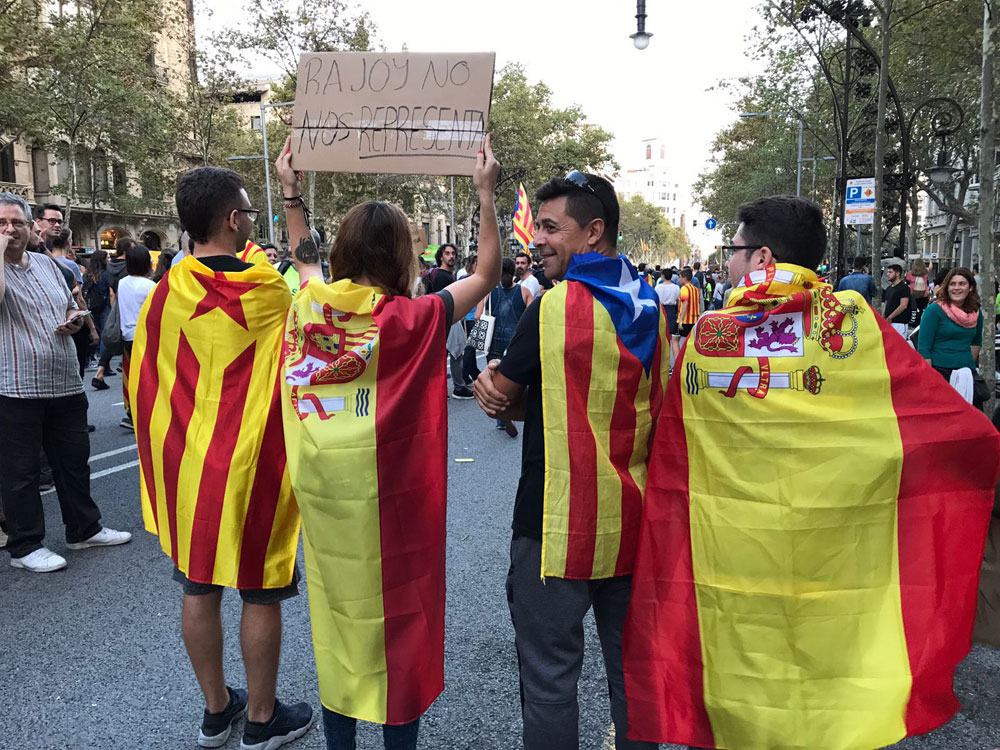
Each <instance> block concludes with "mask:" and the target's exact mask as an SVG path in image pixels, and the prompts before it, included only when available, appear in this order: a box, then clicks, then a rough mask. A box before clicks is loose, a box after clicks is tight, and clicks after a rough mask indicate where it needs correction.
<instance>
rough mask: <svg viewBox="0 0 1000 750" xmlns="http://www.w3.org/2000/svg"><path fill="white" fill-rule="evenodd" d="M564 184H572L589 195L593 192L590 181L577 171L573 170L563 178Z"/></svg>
mask: <svg viewBox="0 0 1000 750" xmlns="http://www.w3.org/2000/svg"><path fill="white" fill-rule="evenodd" d="M563 179H564V180H566V182H572V183H573V184H574V185H576V186H577V187H578V188H581V189H583V190H586V191H588V192H589V193H593V192H594V186H593V185H591V184H590V180H588V179H587V175H585V174H584V173H583V172H581V171H580V170H578V169H574V170H573V171H572V172H570V173H569V174H567V175H566V176H565V177H564V178H563Z"/></svg>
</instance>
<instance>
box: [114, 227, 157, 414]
mask: <svg viewBox="0 0 1000 750" xmlns="http://www.w3.org/2000/svg"><path fill="white" fill-rule="evenodd" d="M125 268H126V270H127V271H128V276H126V277H125V278H124V279H122V280H121V281H119V282H118V312H119V315H120V316H121V326H122V347H123V348H124V350H125V351H124V354H123V355H122V374H123V376H124V377H122V390H123V392H124V401H125V417H124V418H123V419H122V421H121V422H120V425H121V426H122V427H124V428H125V429H126V430H131V429H133V426H132V407H131V404H130V403H129V398H128V373H129V366H130V364H131V361H132V340H133V339H134V338H135V327H136V325H137V324H138V323H139V312H140V311H141V310H142V304H143V303H144V302H145V301H146V297H148V296H149V293H150V292H152V291H153V289H154V288H156V282H155V281H153V280H152V279H151V278H150V274H151V273H152V272H153V262H152V259H151V258H150V257H149V250H147V249H146V248H145V247H144V246H143V245H132V246H131V247H130V248H129V249H128V250H126V251H125Z"/></svg>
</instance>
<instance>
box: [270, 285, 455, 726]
mask: <svg viewBox="0 0 1000 750" xmlns="http://www.w3.org/2000/svg"><path fill="white" fill-rule="evenodd" d="M445 334H446V321H445V309H444V304H443V301H442V299H441V297H439V296H437V295H427V296H424V297H420V298H418V299H416V300H410V299H406V298H403V297H398V296H397V297H389V296H387V295H384V294H383V293H382V292H381V290H379V289H375V288H373V287H365V286H358V285H356V284H353V283H351V281H349V280H347V279H343V280H340V281H337V282H335V283H333V284H330V285H329V286H327V285H324V284H322V283H320V282H317V281H316V280H312V281H309V282H308V283H307V284H306V285H305V286H303V287H302V289H301V290H300V291H299V293H298V295H296V297H295V303H294V306H293V307H292V310H291V312H290V313H289V316H288V324H287V328H286V335H285V346H284V354H283V369H282V374H283V389H284V398H283V404H284V424H285V439H286V443H287V446H288V468H289V473H290V475H291V478H292V484H293V486H294V490H295V495H296V497H297V498H298V502H299V507H300V508H301V511H302V521H303V532H304V533H303V538H304V546H305V557H306V581H307V582H308V585H309V610H310V613H311V617H312V630H313V645H314V647H315V650H316V667H317V670H318V672H319V690H320V698H321V699H322V701H323V705H324V706H326V707H327V708H329V709H332V710H334V711H336V712H338V713H341V714H345V715H347V716H353V717H356V718H359V719H364V720H365V721H373V722H377V723H380V724H406V723H409V722H411V721H413V720H415V719H417V718H419V717H420V716H421V714H423V713H424V711H426V710H427V707H428V706H429V705H430V704H431V702H433V700H434V699H435V698H436V697H437V696H438V695H439V694H440V693H441V691H442V690H443V688H444V604H445V509H446V508H445V505H446V504H445V488H446V482H447V478H448V467H447V441H448V415H447V410H446V404H445V394H446V390H445V373H444V368H443V367H441V362H442V357H443V355H444V352H445Z"/></svg>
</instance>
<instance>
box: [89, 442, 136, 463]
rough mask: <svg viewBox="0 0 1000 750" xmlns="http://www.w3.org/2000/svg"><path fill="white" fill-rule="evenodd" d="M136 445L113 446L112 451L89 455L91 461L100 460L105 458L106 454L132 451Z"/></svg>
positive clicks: (112, 454)
mask: <svg viewBox="0 0 1000 750" xmlns="http://www.w3.org/2000/svg"><path fill="white" fill-rule="evenodd" d="M136 447H137V446H136V445H135V444H133V445H126V446H125V447H124V448H115V449H114V450H113V451H106V452H104V453H98V454H97V455H96V456H91V457H90V460H91V461H100V460H101V459H102V458H107V457H108V456H117V455H118V454H119V453H127V452H128V451H134V450H135V449H136Z"/></svg>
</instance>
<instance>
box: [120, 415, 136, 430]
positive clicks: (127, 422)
mask: <svg viewBox="0 0 1000 750" xmlns="http://www.w3.org/2000/svg"><path fill="white" fill-rule="evenodd" d="M118 426H119V427H121V428H123V429H126V430H132V432H135V426H134V425H133V424H132V418H131V417H122V421H121V422H119V423H118Z"/></svg>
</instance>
